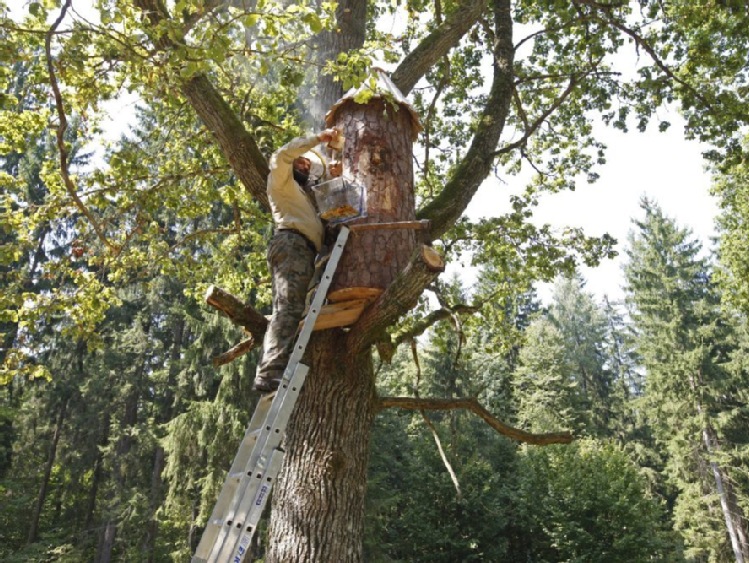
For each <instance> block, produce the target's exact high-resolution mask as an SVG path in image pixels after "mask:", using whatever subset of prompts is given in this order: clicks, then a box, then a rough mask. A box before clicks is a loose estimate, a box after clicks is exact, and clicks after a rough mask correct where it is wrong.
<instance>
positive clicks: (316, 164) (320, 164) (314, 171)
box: [302, 149, 328, 182]
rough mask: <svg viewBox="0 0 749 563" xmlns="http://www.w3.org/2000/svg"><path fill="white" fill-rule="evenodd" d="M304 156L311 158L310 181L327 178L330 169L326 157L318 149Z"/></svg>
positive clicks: (303, 156)
mask: <svg viewBox="0 0 749 563" xmlns="http://www.w3.org/2000/svg"><path fill="white" fill-rule="evenodd" d="M302 158H306V159H307V160H309V163H310V164H309V180H308V181H309V182H319V181H321V180H323V179H324V178H325V175H326V173H327V171H328V164H327V163H326V162H325V157H324V156H323V155H321V154H320V153H319V152H317V151H316V150H314V149H312V150H309V151H307V152H306V153H304V154H303V155H302Z"/></svg>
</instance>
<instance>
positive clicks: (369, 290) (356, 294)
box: [328, 287, 384, 303]
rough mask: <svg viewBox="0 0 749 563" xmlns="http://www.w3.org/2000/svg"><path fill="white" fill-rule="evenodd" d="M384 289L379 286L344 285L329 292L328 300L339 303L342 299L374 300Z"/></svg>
mask: <svg viewBox="0 0 749 563" xmlns="http://www.w3.org/2000/svg"><path fill="white" fill-rule="evenodd" d="M383 291H384V290H383V289H381V288H379V287H344V288H342V289H336V290H335V291H331V292H330V293H328V301H330V302H332V303H338V302H340V301H353V300H357V299H366V300H367V301H374V300H375V299H377V298H378V297H379V296H380V295H382V292H383Z"/></svg>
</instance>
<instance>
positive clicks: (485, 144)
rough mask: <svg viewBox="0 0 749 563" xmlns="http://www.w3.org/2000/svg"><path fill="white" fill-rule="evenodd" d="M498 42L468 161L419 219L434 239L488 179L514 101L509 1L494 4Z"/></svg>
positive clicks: (458, 167) (459, 168)
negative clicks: (427, 225) (429, 227)
mask: <svg viewBox="0 0 749 563" xmlns="http://www.w3.org/2000/svg"><path fill="white" fill-rule="evenodd" d="M493 4H494V13H495V29H496V33H495V36H496V39H495V44H494V49H493V50H494V65H493V68H494V70H493V82H492V87H491V90H490V92H489V97H488V100H487V103H486V106H485V107H484V111H483V113H482V115H481V118H480V119H479V122H478V127H477V130H476V134H475V135H474V137H473V141H472V143H471V147H470V148H469V149H468V152H467V153H466V156H465V158H464V159H463V160H462V161H461V162H460V164H459V165H458V166H457V168H456V170H455V173H454V174H453V176H452V177H451V178H450V180H449V181H448V182H447V184H446V185H445V188H444V189H443V190H442V192H440V194H439V195H438V196H437V197H436V198H434V199H433V200H432V201H431V202H429V203H428V204H427V205H426V206H425V207H423V208H422V209H421V210H420V211H419V213H418V214H417V217H418V218H419V219H429V220H430V221H431V222H432V231H431V233H430V234H431V236H432V238H433V239H434V238H437V237H440V236H441V235H442V234H444V233H445V231H447V230H448V229H449V228H450V227H451V226H452V225H453V224H455V221H457V220H458V218H459V217H460V216H461V215H462V214H463V212H464V211H465V209H466V207H468V204H469V203H470V202H471V199H472V198H473V196H474V195H475V194H476V191H477V190H478V188H479V186H480V185H481V184H482V182H483V181H484V180H485V179H486V178H487V176H489V173H490V172H491V169H492V165H493V163H494V153H495V151H496V148H497V144H498V143H499V137H500V135H501V133H502V130H503V129H504V125H505V120H506V118H507V114H508V111H509V107H510V100H511V99H512V91H513V84H512V76H513V68H512V66H513V59H514V48H513V45H512V14H511V2H510V0H493Z"/></svg>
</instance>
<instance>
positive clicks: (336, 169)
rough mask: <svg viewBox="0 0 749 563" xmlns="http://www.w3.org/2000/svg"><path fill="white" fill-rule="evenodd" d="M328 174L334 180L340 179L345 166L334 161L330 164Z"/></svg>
mask: <svg viewBox="0 0 749 563" xmlns="http://www.w3.org/2000/svg"><path fill="white" fill-rule="evenodd" d="M328 173H329V174H330V175H331V176H332V177H333V178H338V176H340V175H341V174H342V173H343V165H342V164H341V162H340V161H338V160H333V161H331V162H330V163H329V164H328Z"/></svg>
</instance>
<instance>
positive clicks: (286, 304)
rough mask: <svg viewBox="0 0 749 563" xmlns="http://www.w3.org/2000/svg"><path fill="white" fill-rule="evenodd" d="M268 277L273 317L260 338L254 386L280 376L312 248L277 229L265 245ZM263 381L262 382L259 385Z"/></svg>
mask: <svg viewBox="0 0 749 563" xmlns="http://www.w3.org/2000/svg"><path fill="white" fill-rule="evenodd" d="M268 269H269V270H270V272H271V276H272V291H273V316H272V317H271V319H270V323H269V324H268V329H267V331H266V333H265V338H264V339H263V351H262V358H261V359H260V364H259V365H258V368H257V373H256V377H255V385H256V386H258V387H268V386H271V387H274V388H275V386H276V385H277V384H275V385H273V384H271V382H275V381H278V380H280V379H281V377H282V375H283V371H284V369H286V364H287V363H288V362H289V356H290V355H291V351H292V349H293V346H294V337H295V336H296V333H297V329H298V327H299V321H300V320H302V315H304V307H305V298H306V295H307V289H308V287H309V283H310V280H311V279H312V276H313V274H314V271H315V251H314V250H313V249H312V248H311V246H310V243H309V242H307V240H306V239H305V238H304V237H303V236H301V235H300V234H297V233H294V232H291V231H284V230H282V231H277V232H276V233H275V234H274V235H273V238H272V239H271V241H270V245H269V246H268ZM263 384H265V385H263Z"/></svg>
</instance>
